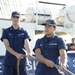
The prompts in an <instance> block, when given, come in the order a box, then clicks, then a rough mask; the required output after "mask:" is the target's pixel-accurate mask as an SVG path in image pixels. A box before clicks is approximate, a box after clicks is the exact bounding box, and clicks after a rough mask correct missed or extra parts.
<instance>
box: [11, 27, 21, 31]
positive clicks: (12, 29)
mask: <svg viewBox="0 0 75 75" xmlns="http://www.w3.org/2000/svg"><path fill="white" fill-rule="evenodd" d="M10 30H11V31H15V29H14V28H13V26H11V27H10ZM17 30H21V28H20V27H19V28H18V29H16V31H17Z"/></svg>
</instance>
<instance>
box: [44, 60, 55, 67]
mask: <svg viewBox="0 0 75 75" xmlns="http://www.w3.org/2000/svg"><path fill="white" fill-rule="evenodd" d="M45 64H46V66H47V67H51V68H53V67H54V62H53V61H51V60H48V59H47V60H46V61H45Z"/></svg>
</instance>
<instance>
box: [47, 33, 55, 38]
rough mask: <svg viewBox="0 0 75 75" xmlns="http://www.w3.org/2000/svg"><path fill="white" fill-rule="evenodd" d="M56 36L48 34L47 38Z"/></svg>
mask: <svg viewBox="0 0 75 75" xmlns="http://www.w3.org/2000/svg"><path fill="white" fill-rule="evenodd" d="M53 35H54V34H47V35H46V37H48V38H49V37H52V36H53Z"/></svg>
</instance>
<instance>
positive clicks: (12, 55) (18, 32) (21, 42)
mask: <svg viewBox="0 0 75 75" xmlns="http://www.w3.org/2000/svg"><path fill="white" fill-rule="evenodd" d="M20 16H21V15H20V13H19V12H18V11H14V12H12V15H11V20H12V26H11V27H9V28H7V29H5V30H4V31H3V34H2V37H1V40H2V41H3V43H4V45H5V47H6V55H5V61H4V73H3V75H17V68H16V65H17V60H21V61H20V75H26V70H25V62H26V58H23V56H24V54H25V52H23V50H22V48H25V49H26V50H27V53H28V57H30V44H29V40H30V38H29V35H28V33H27V31H25V30H24V29H23V28H20V26H19V25H20Z"/></svg>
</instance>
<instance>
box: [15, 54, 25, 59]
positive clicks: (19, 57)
mask: <svg viewBox="0 0 75 75" xmlns="http://www.w3.org/2000/svg"><path fill="white" fill-rule="evenodd" d="M23 57H24V55H23V54H20V53H17V54H16V58H17V59H18V60H21V59H23Z"/></svg>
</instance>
